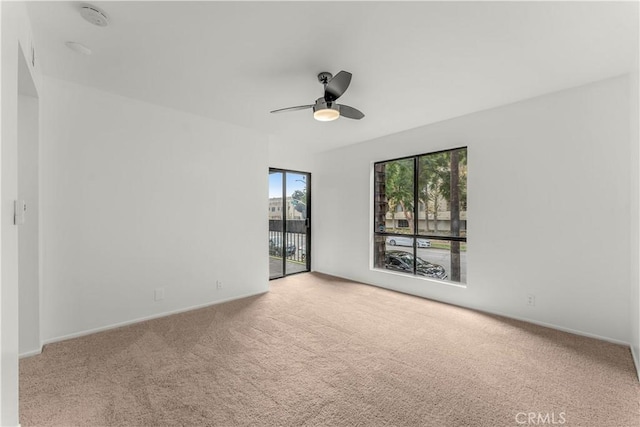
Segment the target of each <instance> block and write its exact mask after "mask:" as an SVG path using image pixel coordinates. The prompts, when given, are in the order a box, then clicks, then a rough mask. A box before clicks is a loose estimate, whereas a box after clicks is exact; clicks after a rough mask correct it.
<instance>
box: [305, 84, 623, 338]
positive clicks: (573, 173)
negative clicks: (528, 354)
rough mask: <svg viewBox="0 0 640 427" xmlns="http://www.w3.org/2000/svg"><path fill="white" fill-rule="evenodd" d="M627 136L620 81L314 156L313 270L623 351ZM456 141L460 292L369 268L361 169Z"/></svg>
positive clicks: (366, 183) (366, 187)
mask: <svg viewBox="0 0 640 427" xmlns="http://www.w3.org/2000/svg"><path fill="white" fill-rule="evenodd" d="M629 138H630V136H629V80H628V78H627V77H620V78H616V79H611V80H606V81H602V82H598V83H595V84H592V85H588V86H584V87H579V88H575V89H570V90H566V91H562V92H558V93H554V94H550V95H546V96H542V97H539V98H535V99H531V100H527V101H524V102H520V103H516V104H512V105H507V106H504V107H500V108H495V109H491V110H487V111H483V112H478V113H474V114H471V115H468V116H464V117H460V118H456V119H452V120H448V121H444V122H441V123H437V124H433V125H429V126H425V127H421V128H417V129H413V130H409V131H406V132H402V133H399V134H395V135H390V136H387V137H383V138H379V139H375V140H372V141H368V142H365V143H362V144H358V145H355V146H351V147H347V148H344V149H339V150H334V151H329V152H326V153H323V154H322V155H320V156H318V158H317V165H316V171H315V175H314V180H315V193H314V209H315V210H314V214H315V221H314V227H315V234H314V236H315V240H314V242H315V245H314V254H315V255H314V256H315V264H314V265H315V270H317V271H320V272H324V273H329V274H334V275H337V276H342V277H346V278H350V279H354V280H358V281H362V282H366V283H371V284H375V285H378V286H382V287H386V288H390V289H395V290H399V291H402V292H407V293H411V294H416V295H421V296H425V297H428V298H433V299H437V300H441V301H446V302H450V303H454V304H459V305H462V306H467V307H473V308H478V309H481V310H486V311H490V312H495V313H502V314H504V315H507V316H510V317H515V318H522V319H527V320H530V321H534V322H537V323H542V324H548V325H553V326H555V327H558V328H562V329H566V330H571V331H576V332H579V333H582V334H585V335H591V336H596V337H602V338H605V339H608V340H612V341H617V342H626V343H628V342H629V341H630V338H629V337H630V314H629V301H628V299H629V296H630V292H631V288H630V285H629V282H630V274H629V272H630V259H629V247H630V246H629V245H630V237H629V230H628V227H629V223H630V220H631V218H630V210H629V194H630V183H629V182H630V170H629V169H630V165H629V155H630V149H629ZM465 145H466V146H468V159H469V166H468V167H469V171H468V217H469V223H468V227H469V228H468V230H469V242H468V285H467V287H466V288H464V287H455V286H451V285H448V284H440V283H437V282H434V281H430V280H428V279H419V278H413V277H408V276H403V275H400V274H394V273H390V272H384V271H377V270H371V269H370V265H371V263H370V255H371V253H372V247H371V240H372V235H371V230H372V225H371V218H372V213H371V206H372V202H371V187H372V185H371V169H372V162H374V161H378V160H386V159H391V158H397V157H401V156H405V155H411V154H420V153H427V152H431V151H436V150H442V149H447V148H452V147H459V146H465ZM337 206H339V207H340V209H336V207H337ZM527 294H534V295H535V296H536V306H535V307H530V306H527V305H526V295H527Z"/></svg>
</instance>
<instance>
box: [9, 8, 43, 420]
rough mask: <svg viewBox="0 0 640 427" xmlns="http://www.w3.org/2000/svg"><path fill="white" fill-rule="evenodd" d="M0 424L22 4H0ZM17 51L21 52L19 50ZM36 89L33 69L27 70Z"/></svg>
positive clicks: (12, 307)
mask: <svg viewBox="0 0 640 427" xmlns="http://www.w3.org/2000/svg"><path fill="white" fill-rule="evenodd" d="M0 11H1V12H0V15H1V16H0V23H1V24H0V47H1V49H0V50H1V60H0V64H1V67H0V92H1V95H2V96H1V97H0V98H1V100H2V105H1V108H0V110H1V113H0V135H1V141H2V143H1V147H0V157H1V159H0V176H1V181H2V183H1V186H0V203H1V205H0V240H1V242H0V270H1V272H0V283H1V286H0V354H1V360H0V425H2V426H15V425H18V233H17V228H16V227H15V226H14V225H13V201H14V200H15V199H16V198H17V192H18V183H17V181H18V176H17V155H18V86H19V85H18V68H19V65H18V64H19V62H18V60H19V54H20V53H19V52H22V54H24V56H25V57H26V58H27V59H29V58H30V57H31V55H30V51H31V46H32V44H31V40H32V37H31V28H30V23H29V19H28V17H27V11H26V7H25V4H24V3H22V2H0ZM19 49H21V51H20V50H19ZM28 70H29V73H30V74H31V76H32V79H33V84H34V87H35V88H36V90H39V89H40V84H41V73H40V70H39V65H38V64H36V66H35V67H33V66H32V65H31V64H29V65H28Z"/></svg>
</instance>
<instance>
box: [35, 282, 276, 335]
mask: <svg viewBox="0 0 640 427" xmlns="http://www.w3.org/2000/svg"><path fill="white" fill-rule="evenodd" d="M267 292H268V290H266V291H260V292H253V293H249V294H243V295H239V296H235V297H231V298H226V299H223V300H218V301H213V302H208V303H205V304H199V305H194V306H190V307H186V308H179V309H176V310H172V311H165V312H162V313H156V314H152V315H150V316H145V317H139V318H136V319H132V320H127V321H125V322H119V323H114V324H112V325H106V326H101V327H99V328H93V329H87V330H84V331H80V332H74V333H72V334H68V335H62V336H58V337H54V338H49V339H46V340H45V341H44V342H43V343H42V344H43V346H44V345H47V344H52V343H55V342H60V341H65V340H69V339H72V338H78V337H83V336H85V335H91V334H95V333H97V332H103V331H108V330H110V329H116V328H121V327H123V326H129V325H133V324H134V323H140V322H145V321H147V320H153V319H158V318H160V317H166V316H171V315H172V314H178V313H184V312H186V311H192V310H198V309H200V308H205V307H210V306H212V305H218V304H222V303H225V302H229V301H235V300H239V299H242V298H248V297H253V296H256V295H262V294H265V293H267Z"/></svg>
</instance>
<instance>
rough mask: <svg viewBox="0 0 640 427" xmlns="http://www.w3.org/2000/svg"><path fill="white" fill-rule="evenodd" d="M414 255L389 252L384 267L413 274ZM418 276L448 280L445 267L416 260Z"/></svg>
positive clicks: (386, 253)
mask: <svg viewBox="0 0 640 427" xmlns="http://www.w3.org/2000/svg"><path fill="white" fill-rule="evenodd" d="M413 260H414V258H413V254H410V253H409V252H403V251H387V252H385V257H384V266H385V268H387V269H388V270H395V271H402V272H405V273H413ZM416 260H417V264H416V274H417V275H419V276H426V277H433V278H434V279H440V280H444V279H446V278H447V272H446V271H445V270H444V267H443V266H441V265H438V264H432V263H430V262H427V261H425V260H423V259H422V258H416Z"/></svg>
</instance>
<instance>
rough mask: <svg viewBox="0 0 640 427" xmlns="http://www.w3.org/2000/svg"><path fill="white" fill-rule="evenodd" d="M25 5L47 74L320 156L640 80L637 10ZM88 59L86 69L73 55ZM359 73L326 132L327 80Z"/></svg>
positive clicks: (564, 5) (573, 5)
mask: <svg viewBox="0 0 640 427" xmlns="http://www.w3.org/2000/svg"><path fill="white" fill-rule="evenodd" d="M80 4H81V3H77V2H29V3H28V10H29V14H30V17H31V20H32V24H33V27H34V36H35V40H36V43H37V47H38V50H39V52H38V53H39V58H40V63H41V65H42V68H43V71H44V73H45V74H46V75H50V76H54V77H58V78H61V79H65V80H70V81H73V82H77V83H80V84H84V85H88V86H92V87H96V88H99V89H102V90H106V91H109V92H113V93H117V94H121V95H124V96H127V97H131V98H137V99H141V100H145V101H148V102H151V103H155V104H160V105H163V106H168V107H173V108H176V109H180V110H184V111H188V112H192V113H195V114H199V115H203V116H208V117H212V118H215V119H218V120H222V121H226V122H230V123H234V124H238V125H241V126H245V127H249V128H253V129H257V130H259V131H262V132H265V133H268V134H269V135H271V137H272V141H274V142H275V143H279V144H295V145H296V146H298V147H299V146H304V147H305V148H307V149H308V150H309V152H317V151H322V150H326V149H331V148H335V147H338V146H342V145H347V144H352V143H356V142H360V141H364V140H368V139H372V138H375V137H378V136H382V135H387V134H390V133H394V132H398V131H402V130H406V129H409V128H413V127H417V126H421V125H424V124H428V123H433V122H436V121H440V120H444V119H448V118H452V117H456V116H460V115H464V114H467V113H471V112H474V111H478V110H482V109H486V108H490V107H494V106H498V105H502V104H506V103H510V102H514V101H518V100H521V99H526V98H530V97H533V96H536V95H540V94H543V93H548V92H553V91H556V90H560V89H563V88H567V87H572V86H578V85H581V84H585V83H588V82H591V81H595V80H599V79H603V78H607V77H610V76H615V75H620V74H623V73H626V72H629V71H631V70H634V69H637V63H638V56H637V52H638V3H637V2H624V3H613V2H526V3H525V2H402V3H400V2H371V3H370V2H203V1H201V2H152V1H144V2H128V1H123V2H109V1H106V2H105V1H96V2H93V3H92V4H94V5H96V6H98V7H100V8H102V9H103V10H104V11H105V12H106V13H107V14H108V15H109V17H110V19H111V22H110V25H109V26H108V27H106V28H101V27H96V26H93V25H91V24H89V23H88V22H86V21H84V20H83V19H82V18H81V17H80V14H79V12H78V10H79V9H78V8H79V5H80ZM66 41H75V42H80V43H83V44H85V45H87V46H89V47H90V48H91V49H92V50H93V54H92V55H91V56H82V55H79V54H77V53H74V52H73V51H71V50H70V49H68V48H67V47H66V46H65V45H64V43H65V42H66ZM340 70H347V71H350V72H351V73H353V80H352V82H351V86H350V87H349V90H348V91H347V92H346V93H345V95H343V96H342V98H341V99H340V102H341V103H344V104H347V105H351V106H353V107H356V108H358V109H360V110H362V111H363V112H364V113H365V114H366V117H365V118H364V119H362V120H360V121H357V120H349V119H345V118H341V119H339V120H337V121H335V122H330V123H320V122H316V121H314V120H313V118H312V113H311V111H310V110H306V111H297V112H291V113H287V114H269V111H270V110H273V109H277V108H283V107H289V106H295V105H303V104H311V103H313V101H314V100H315V99H316V98H318V97H320V96H321V95H322V86H321V85H320V84H319V83H318V82H317V79H316V75H317V74H318V73H319V72H320V71H330V72H332V73H334V74H335V73H337V72H338V71H340Z"/></svg>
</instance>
